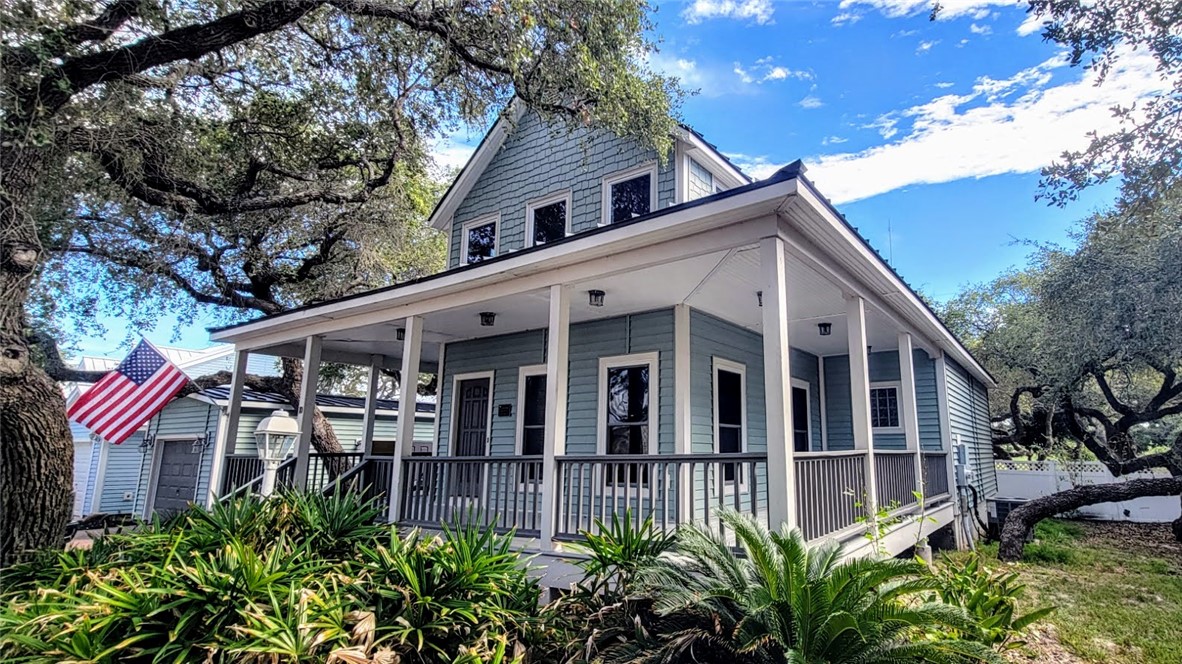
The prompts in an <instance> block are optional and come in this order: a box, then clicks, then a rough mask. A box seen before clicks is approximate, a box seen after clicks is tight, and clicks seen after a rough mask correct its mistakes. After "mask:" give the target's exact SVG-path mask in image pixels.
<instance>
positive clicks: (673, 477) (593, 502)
mask: <svg viewBox="0 0 1182 664" xmlns="http://www.w3.org/2000/svg"><path fill="white" fill-rule="evenodd" d="M556 461H557V464H556V469H557V472H558V481H557V487H558V503H559V505H558V509H559V512H558V516H557V526H556V528H555V535H556V536H557V537H560V538H574V537H579V536H580V533H582V532H583V531H593V530H594V529H595V523H596V520H599V521H601V522H603V523H605V524H610V523H611V519H612V515H613V514H616V515H619V516H623V515H624V513H625V510H631V512H630V513H631V516H632V518H633V520H634V521H635V522H636V523H637V524H640V523H643V522H644V521H645V520H646V519H648V518H650V517H651V518H652V520H653V523H654V525H655V526H656V527H657V528H660V529H662V530H669V529H673V528H676V527H677V526H679V525H681V524H682V523H686V522H696V523H705V524H708V525H709V526H710V527H712V528H717V529H718V530H719V531H720V532H723V528H722V524H721V522H720V521H719V519H718V513H719V510H720V509H721V508H723V507H729V508H731V509H734V510H736V511H739V512H745V513H747V514H754V515H756V516H759V517H762V518H763V519H764V520H765V522H766V519H767V455H766V454H762V453H759V454H757V453H743V454H667V455H666V454H662V455H660V456H650V455H620V454H610V455H595V456H562V457H558V458H557V459H556Z"/></svg>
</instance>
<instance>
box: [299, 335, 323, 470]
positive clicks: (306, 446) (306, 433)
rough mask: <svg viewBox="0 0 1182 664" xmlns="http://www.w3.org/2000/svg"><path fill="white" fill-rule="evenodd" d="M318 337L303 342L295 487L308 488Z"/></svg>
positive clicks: (319, 340) (319, 341)
mask: <svg viewBox="0 0 1182 664" xmlns="http://www.w3.org/2000/svg"><path fill="white" fill-rule="evenodd" d="M321 341H322V339H321V338H320V337H316V336H312V337H308V338H307V340H305V342H304V380H303V382H302V383H301V384H300V414H299V420H300V439H299V441H297V443H296V463H295V487H296V488H297V489H300V490H303V489H306V488H308V453H309V452H311V450H312V422H313V417H314V415H315V414H316V384H317V383H318V382H319V380H320V343H321Z"/></svg>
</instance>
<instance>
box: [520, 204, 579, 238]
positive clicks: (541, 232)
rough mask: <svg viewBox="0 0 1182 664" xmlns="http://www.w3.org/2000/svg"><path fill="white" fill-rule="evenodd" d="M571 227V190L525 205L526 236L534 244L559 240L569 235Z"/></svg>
mask: <svg viewBox="0 0 1182 664" xmlns="http://www.w3.org/2000/svg"><path fill="white" fill-rule="evenodd" d="M569 229H570V192H569V191H566V192H563V193H561V194H556V195H554V196H549V197H547V198H544V199H542V200H539V201H534V202H533V203H530V204H529V205H527V206H525V236H526V237H527V238H529V241H530V244H531V245H532V246H537V245H540V244H550V243H551V242H557V241H558V240H561V239H562V238H564V237H566V236H567V233H568V231H569Z"/></svg>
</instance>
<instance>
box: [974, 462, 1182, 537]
mask: <svg viewBox="0 0 1182 664" xmlns="http://www.w3.org/2000/svg"><path fill="white" fill-rule="evenodd" d="M996 463H997V498H999V499H1006V498H1009V499H1016V500H1030V499H1032V498H1039V497H1042V496H1046V495H1049V494H1052V493H1057V492H1059V491H1064V490H1066V489H1070V488H1072V487H1075V486H1082V485H1086V484H1108V483H1111V482H1125V481H1128V480H1134V479H1144V478H1148V477H1163V476H1168V474H1167V473H1166V472H1165V471H1164V470H1157V471H1153V472H1143V473H1133V474H1131V475H1125V476H1122V477H1120V478H1114V477H1113V476H1112V473H1110V472H1108V469H1107V468H1105V467H1104V464H1102V463H1100V462H1098V461H998V462H996ZM1179 513H1182V502H1180V501H1179V499H1178V496H1155V497H1151V498H1138V499H1136V500H1128V501H1125V502H1120V503H1103V504H1100V505H1091V506H1089V507H1084V508H1081V509H1080V510H1079V511H1078V513H1077V514H1076V515H1077V516H1080V517H1083V518H1088V519H1100V520H1103V521H1142V522H1154V523H1162V522H1169V521H1173V520H1174V519H1177V518H1178V516H1179Z"/></svg>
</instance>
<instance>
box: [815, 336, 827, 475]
mask: <svg viewBox="0 0 1182 664" xmlns="http://www.w3.org/2000/svg"><path fill="white" fill-rule="evenodd" d="M817 392H818V393H819V394H820V395H821V398H820V399H818V401H819V402H820V404H821V451H822V452H826V451H828V450H829V423H828V422H827V421H826V420H827V419H828V412H826V409H827V405H826V404H825V402H826V401H828V399H829V392H828V391H827V390H826V389H825V356H824V355H818V356H817Z"/></svg>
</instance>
